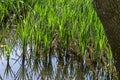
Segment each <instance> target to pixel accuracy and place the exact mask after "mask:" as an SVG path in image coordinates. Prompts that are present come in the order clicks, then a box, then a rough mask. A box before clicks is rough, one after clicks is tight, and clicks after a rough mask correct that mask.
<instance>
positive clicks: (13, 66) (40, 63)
mask: <svg viewBox="0 0 120 80" xmlns="http://www.w3.org/2000/svg"><path fill="white" fill-rule="evenodd" d="M27 52H28V53H27V56H26V57H25V58H24V57H23V56H22V49H21V47H20V44H16V45H15V46H14V48H13V49H12V52H11V54H10V57H7V56H5V55H3V54H1V58H0V79H1V80H95V79H98V80H107V79H109V77H108V72H107V71H104V70H103V69H102V68H101V69H98V68H97V67H96V68H95V70H94V71H92V70H90V69H87V68H85V69H84V67H85V66H83V65H82V63H81V62H78V61H77V60H76V59H72V58H70V59H69V60H68V61H65V59H64V58H63V60H59V58H58V57H56V56H55V55H51V58H50V57H48V56H47V59H46V60H45V59H41V58H38V59H35V58H34V57H33V56H31V55H30V54H32V53H31V52H30V51H29V45H28V47H27ZM64 57H65V56H64ZM84 64H85V61H84ZM111 80H112V79H111Z"/></svg>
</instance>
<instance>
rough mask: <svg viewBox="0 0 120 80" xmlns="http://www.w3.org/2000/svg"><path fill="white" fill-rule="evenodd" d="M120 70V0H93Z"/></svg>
mask: <svg viewBox="0 0 120 80" xmlns="http://www.w3.org/2000/svg"><path fill="white" fill-rule="evenodd" d="M93 5H94V8H95V10H96V12H97V14H98V16H99V18H100V20H101V22H102V24H103V27H104V30H105V33H106V35H107V38H108V41H109V44H110V46H111V49H112V52H113V56H114V59H115V64H116V67H117V70H119V72H120V0H93Z"/></svg>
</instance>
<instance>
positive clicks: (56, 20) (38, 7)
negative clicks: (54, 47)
mask: <svg viewBox="0 0 120 80" xmlns="http://www.w3.org/2000/svg"><path fill="white" fill-rule="evenodd" d="M13 15H14V16H13ZM6 16H7V17H8V18H7V21H6ZM10 17H12V18H10ZM9 21H10V22H9ZM3 22H5V24H7V25H9V24H16V25H17V26H16V27H17V28H16V33H17V35H18V39H20V40H21V44H22V45H23V49H24V48H26V47H27V44H30V45H31V48H32V47H33V46H34V50H33V51H35V53H39V52H38V51H39V49H40V46H43V47H44V50H49V48H50V47H51V44H52V41H53V37H54V33H55V31H57V32H58V34H59V45H60V48H61V49H62V47H65V48H66V49H69V44H70V42H72V41H74V40H77V41H78V43H77V45H78V46H79V53H77V54H81V55H84V52H85V49H86V48H87V46H88V45H89V44H90V43H92V44H93V45H94V48H95V53H96V54H98V55H100V54H101V53H102V50H103V49H104V50H105V51H107V52H109V49H108V47H107V44H108V43H107V39H106V37H105V35H104V31H103V27H102V24H101V22H100V21H99V19H98V17H97V15H96V13H95V11H94V9H93V7H92V3H91V0H39V1H37V0H18V1H15V0H6V1H4V2H2V1H0V25H2V26H3V27H5V25H4V24H3ZM9 26H11V25H9ZM41 43H42V45H41ZM110 55H111V54H110ZM111 58H112V56H111Z"/></svg>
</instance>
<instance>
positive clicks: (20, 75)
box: [15, 48, 29, 80]
mask: <svg viewBox="0 0 120 80" xmlns="http://www.w3.org/2000/svg"><path fill="white" fill-rule="evenodd" d="M26 52H27V51H26V48H25V49H23V53H22V54H21V56H20V57H21V59H22V60H21V65H20V68H19V69H18V71H17V73H16V76H15V79H16V80H28V79H29V76H28V73H27V68H26V66H27V65H26V64H25V62H26V60H25V59H26Z"/></svg>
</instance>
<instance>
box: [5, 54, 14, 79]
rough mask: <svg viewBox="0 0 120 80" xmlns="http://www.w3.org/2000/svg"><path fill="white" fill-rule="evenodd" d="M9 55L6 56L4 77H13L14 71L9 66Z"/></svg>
mask: <svg viewBox="0 0 120 80" xmlns="http://www.w3.org/2000/svg"><path fill="white" fill-rule="evenodd" d="M9 58H10V57H9V56H7V64H6V68H5V72H4V77H6V78H7V77H8V76H11V77H14V72H13V70H12V68H11V66H10V63H9Z"/></svg>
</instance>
